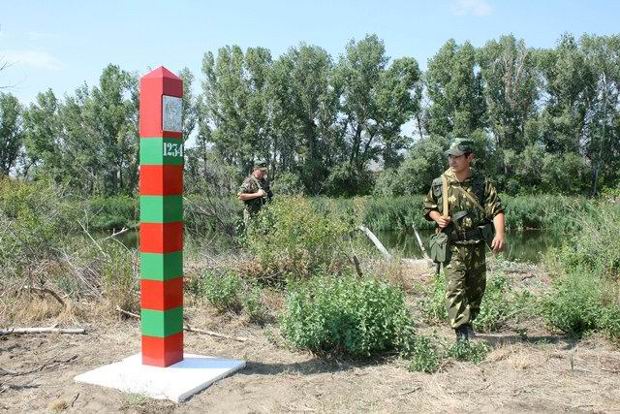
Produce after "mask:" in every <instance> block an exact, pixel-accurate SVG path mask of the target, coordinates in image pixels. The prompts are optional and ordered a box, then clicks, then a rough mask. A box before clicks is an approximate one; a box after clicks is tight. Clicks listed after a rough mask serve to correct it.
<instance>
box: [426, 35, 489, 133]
mask: <svg viewBox="0 0 620 414" xmlns="http://www.w3.org/2000/svg"><path fill="white" fill-rule="evenodd" d="M425 81H426V82H425V83H426V86H427V91H428V96H429V97H430V99H431V105H430V108H429V112H428V117H429V120H428V129H429V133H430V134H431V135H440V136H446V135H448V134H453V135H454V136H469V135H470V134H471V133H472V132H473V131H474V130H476V129H481V128H483V127H484V115H485V103H484V97H483V91H482V84H481V81H482V79H481V73H480V71H479V70H478V66H477V64H476V50H475V49H474V47H473V46H472V45H471V44H470V43H469V42H465V43H464V44H463V45H458V44H457V43H456V42H455V41H454V40H453V39H450V40H448V41H447V42H446V43H445V44H444V45H443V46H442V47H441V49H440V50H439V52H438V53H437V54H436V55H435V56H434V57H433V58H431V59H430V60H429V62H428V70H427V72H426V76H425Z"/></svg>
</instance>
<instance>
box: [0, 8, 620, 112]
mask: <svg viewBox="0 0 620 414" xmlns="http://www.w3.org/2000/svg"><path fill="white" fill-rule="evenodd" d="M618 16H620V1H612V0H608V1H603V0H589V1H576V0H547V1H543V0H538V1H531V0H521V1H508V0H504V1H500V0H435V1H391V0H382V1H378V0H374V1H367V0H357V1H349V0H346V1H336V0H332V1H324V0H315V1H283V0H282V1H280V0H278V1H269V0H258V1H256V0H255V1H233V0H229V1H221V0H220V1H217V2H213V1H198V0H195V1H191V0H186V1H183V0H177V1H150V2H147V1H137V0H136V1H131V0H126V1H120V0H108V1H84V0H82V1H68V0H65V1H63V0H56V1H28V0H22V1H15V0H12V1H9V0H0V63H1V62H5V63H8V66H7V67H6V68H5V69H4V70H2V71H0V87H2V91H3V92H9V93H12V94H13V95H15V96H17V97H18V98H19V99H20V101H22V103H25V104H28V103H30V102H32V101H33V100H34V99H35V97H36V95H37V93H39V92H42V91H45V90H47V89H48V88H51V89H52V90H53V91H54V92H55V93H56V94H57V95H58V96H64V95H65V94H72V93H73V92H74V91H75V89H76V88H77V87H79V86H80V85H82V84H83V83H84V82H86V83H87V84H88V85H90V86H93V85H95V84H97V82H98V79H99V76H100V75H101V72H102V70H103V68H104V67H105V66H107V65H108V64H110V63H112V64H116V65H119V66H120V67H121V68H122V69H124V70H127V71H130V72H135V73H137V74H139V75H142V74H145V73H146V72H148V70H149V69H153V68H156V67H158V66H160V65H164V66H166V67H167V68H168V69H170V70H172V71H173V72H178V71H179V70H180V69H181V68H183V67H188V68H190V70H191V71H192V72H193V73H194V75H195V76H196V77H197V80H198V81H200V79H201V78H202V76H201V74H200V66H201V60H202V57H203V55H204V53H205V52H207V51H212V52H214V53H216V52H217V50H218V49H219V48H220V47H223V46H226V45H232V44H237V45H239V46H241V47H242V48H244V49H245V48H248V47H255V46H261V47H266V48H268V49H270V50H271V53H272V55H273V56H274V57H277V56H278V55H280V54H282V53H283V52H285V51H286V50H287V49H288V48H289V47H291V46H295V45H298V44H299V43H300V42H305V43H307V44H315V45H318V46H321V47H323V48H324V49H326V50H327V51H328V52H329V53H330V54H331V55H332V56H333V57H334V59H337V57H338V56H339V55H341V54H342V53H343V51H344V48H345V45H346V44H347V42H348V41H350V40H351V39H356V40H359V39H361V38H363V37H364V36H365V35H366V34H372V33H375V34H377V35H378V36H379V38H381V39H382V40H383V41H384V42H385V47H386V51H387V54H388V56H390V57H392V58H398V57H402V56H411V57H414V58H415V59H416V60H417V61H418V63H419V65H420V67H421V68H422V69H425V68H426V65H427V61H428V59H429V58H431V57H432V56H433V55H434V54H435V53H436V52H437V51H438V50H439V48H440V47H441V45H442V44H443V43H445V42H446V41H447V40H448V39H450V38H453V39H455V40H456V41H457V42H459V43H462V42H464V41H466V40H469V41H470V42H472V43H473V44H474V46H483V45H484V43H485V42H487V41H488V40H491V39H495V38H498V37H499V36H501V35H502V34H513V35H515V36H516V37H517V38H522V39H524V40H525V42H526V43H527V44H528V45H529V46H532V47H537V48H538V47H553V46H554V45H555V44H556V42H557V40H558V38H559V37H560V35H561V34H562V33H566V32H570V33H572V34H574V35H576V36H580V35H582V34H584V33H590V34H597V35H609V34H616V33H620V26H619V25H618ZM196 84H199V82H196Z"/></svg>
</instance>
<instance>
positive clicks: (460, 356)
mask: <svg viewBox="0 0 620 414" xmlns="http://www.w3.org/2000/svg"><path fill="white" fill-rule="evenodd" d="M488 353H489V347H488V346H487V345H486V344H485V343H484V342H471V341H457V342H455V343H454V344H453V345H452V346H451V347H450V348H448V356H449V357H451V358H454V359H456V360H458V361H469V362H473V363H474V364H478V363H480V362H482V361H484V359H485V358H486V357H487V354H488Z"/></svg>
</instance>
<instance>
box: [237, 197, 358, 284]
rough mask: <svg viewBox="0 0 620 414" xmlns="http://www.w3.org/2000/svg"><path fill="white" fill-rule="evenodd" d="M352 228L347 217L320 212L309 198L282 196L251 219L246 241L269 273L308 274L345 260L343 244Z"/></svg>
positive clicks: (272, 274) (331, 266) (279, 276)
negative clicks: (347, 221)
mask: <svg viewBox="0 0 620 414" xmlns="http://www.w3.org/2000/svg"><path fill="white" fill-rule="evenodd" d="M349 232H350V226H348V225H347V224H346V221H345V220H344V219H342V218H341V217H339V216H337V215H335V214H319V213H318V212H317V211H316V209H314V208H313V207H312V206H311V204H310V202H309V201H308V200H307V199H304V198H301V197H290V198H289V197H279V198H278V199H277V200H276V201H275V202H273V203H271V204H270V205H269V206H268V207H267V208H265V209H263V211H261V213H260V215H259V216H258V217H256V219H255V220H253V221H252V223H251V226H250V228H249V229H248V236H247V245H248V248H249V250H250V252H252V253H253V254H254V255H255V256H256V258H257V260H258V262H259V264H260V265H261V267H262V269H263V271H264V272H265V274H266V275H269V276H272V277H275V278H276V279H279V280H283V279H284V278H285V277H286V276H293V277H294V278H307V277H308V276H309V275H311V274H313V273H315V272H322V271H328V270H330V269H331V270H333V268H334V267H337V266H338V265H341V264H342V263H345V262H346V260H347V256H346V254H345V252H344V251H343V250H342V249H341V248H340V244H341V241H343V240H344V237H345V236H346V235H347V234H348V233H349ZM274 275H275V276H274Z"/></svg>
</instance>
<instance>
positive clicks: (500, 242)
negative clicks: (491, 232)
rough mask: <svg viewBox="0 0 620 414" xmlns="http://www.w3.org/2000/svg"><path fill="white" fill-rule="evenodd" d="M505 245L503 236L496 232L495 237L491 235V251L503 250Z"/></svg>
mask: <svg viewBox="0 0 620 414" xmlns="http://www.w3.org/2000/svg"><path fill="white" fill-rule="evenodd" d="M505 247H506V239H505V238H504V236H501V235H499V234H496V235H495V237H493V241H492V242H491V249H492V250H493V253H499V252H501V251H503V250H504V248H505Z"/></svg>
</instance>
